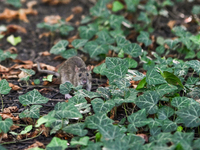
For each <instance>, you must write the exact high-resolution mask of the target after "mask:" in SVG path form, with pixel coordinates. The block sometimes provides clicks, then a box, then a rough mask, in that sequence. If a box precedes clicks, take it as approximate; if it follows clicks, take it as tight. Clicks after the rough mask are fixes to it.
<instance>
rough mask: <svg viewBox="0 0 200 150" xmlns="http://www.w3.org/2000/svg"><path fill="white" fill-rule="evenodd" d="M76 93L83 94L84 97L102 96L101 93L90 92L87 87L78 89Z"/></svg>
mask: <svg viewBox="0 0 200 150" xmlns="http://www.w3.org/2000/svg"><path fill="white" fill-rule="evenodd" d="M75 95H77V96H82V97H89V98H90V99H92V98H96V97H101V95H100V94H99V93H97V92H90V91H87V90H85V89H81V90H78V91H77V92H76V93H75Z"/></svg>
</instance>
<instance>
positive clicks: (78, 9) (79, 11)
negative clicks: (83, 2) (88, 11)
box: [72, 6, 83, 14]
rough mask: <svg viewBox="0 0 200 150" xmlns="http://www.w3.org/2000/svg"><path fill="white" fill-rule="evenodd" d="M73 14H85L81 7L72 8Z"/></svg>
mask: <svg viewBox="0 0 200 150" xmlns="http://www.w3.org/2000/svg"><path fill="white" fill-rule="evenodd" d="M72 12H73V13H75V14H80V13H82V12H83V8H82V7H81V6H76V7H74V8H72Z"/></svg>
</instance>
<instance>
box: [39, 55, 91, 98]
mask: <svg viewBox="0 0 200 150" xmlns="http://www.w3.org/2000/svg"><path fill="white" fill-rule="evenodd" d="M37 69H38V71H39V72H41V73H48V74H53V75H55V76H57V77H58V78H60V80H61V84H63V83H65V82H70V83H72V84H73V85H74V86H78V85H82V86H83V88H85V89H86V90H87V91H90V90H91V87H92V82H91V80H92V76H91V73H90V72H91V66H90V65H89V66H87V67H86V65H85V62H84V61H83V60H82V59H81V58H80V57H78V56H73V57H70V58H69V59H67V60H66V61H65V62H64V63H63V64H62V65H61V67H60V68H59V73H58V72H54V71H50V70H41V68H40V65H39V63H37ZM71 97H72V96H71V95H70V94H65V99H69V98H71Z"/></svg>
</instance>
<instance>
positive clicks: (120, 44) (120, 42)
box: [116, 36, 138, 50]
mask: <svg viewBox="0 0 200 150" xmlns="http://www.w3.org/2000/svg"><path fill="white" fill-rule="evenodd" d="M116 43H117V46H118V47H119V48H121V49H125V48H126V47H127V46H129V45H130V44H131V43H130V41H128V40H126V38H125V37H124V36H117V37H116ZM137 50H138V49H137Z"/></svg>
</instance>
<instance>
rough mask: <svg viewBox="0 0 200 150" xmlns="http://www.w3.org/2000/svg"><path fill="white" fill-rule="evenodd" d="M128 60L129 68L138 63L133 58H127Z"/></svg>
mask: <svg viewBox="0 0 200 150" xmlns="http://www.w3.org/2000/svg"><path fill="white" fill-rule="evenodd" d="M125 59H126V60H127V61H128V68H136V67H137V65H138V63H137V61H135V60H134V59H132V58H125Z"/></svg>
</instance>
